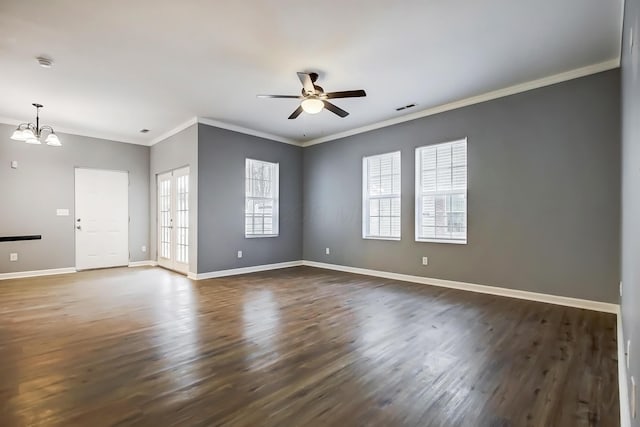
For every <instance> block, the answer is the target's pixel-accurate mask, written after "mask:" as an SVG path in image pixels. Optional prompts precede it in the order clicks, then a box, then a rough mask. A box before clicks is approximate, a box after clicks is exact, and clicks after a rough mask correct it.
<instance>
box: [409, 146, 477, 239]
mask: <svg viewBox="0 0 640 427" xmlns="http://www.w3.org/2000/svg"><path fill="white" fill-rule="evenodd" d="M416 240H417V241H422V242H444V243H467V140H466V139H463V140H459V141H453V142H447V143H444V144H436V145H429V146H426V147H419V148H417V149H416Z"/></svg>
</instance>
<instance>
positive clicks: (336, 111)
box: [322, 101, 349, 118]
mask: <svg viewBox="0 0 640 427" xmlns="http://www.w3.org/2000/svg"><path fill="white" fill-rule="evenodd" d="M322 102H324V108H326V109H327V110H329V111H331V112H332V113H334V114H337V115H338V116H340V117H342V118H344V117H347V116H348V115H349V113H347V112H346V111H344V110H343V109H342V108H340V107H336V106H335V105H333V104H332V103H330V102H327V101H322Z"/></svg>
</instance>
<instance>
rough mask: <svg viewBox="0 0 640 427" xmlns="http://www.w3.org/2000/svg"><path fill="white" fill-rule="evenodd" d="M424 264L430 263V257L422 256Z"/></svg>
mask: <svg viewBox="0 0 640 427" xmlns="http://www.w3.org/2000/svg"><path fill="white" fill-rule="evenodd" d="M422 265H429V258H427V257H426V256H423V257H422Z"/></svg>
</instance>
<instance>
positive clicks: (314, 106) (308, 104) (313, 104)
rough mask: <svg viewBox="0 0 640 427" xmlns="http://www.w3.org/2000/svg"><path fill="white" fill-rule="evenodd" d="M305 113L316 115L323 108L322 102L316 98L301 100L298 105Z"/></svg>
mask: <svg viewBox="0 0 640 427" xmlns="http://www.w3.org/2000/svg"><path fill="white" fill-rule="evenodd" d="M300 105H301V106H302V109H303V110H304V112H305V113H309V114H318V113H319V112H320V111H322V109H323V108H324V102H322V100H320V99H319V98H316V97H309V98H306V99H303V100H302V102H301V103H300Z"/></svg>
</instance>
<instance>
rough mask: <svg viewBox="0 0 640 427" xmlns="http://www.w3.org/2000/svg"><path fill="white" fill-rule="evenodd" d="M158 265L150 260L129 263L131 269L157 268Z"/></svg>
mask: <svg viewBox="0 0 640 427" xmlns="http://www.w3.org/2000/svg"><path fill="white" fill-rule="evenodd" d="M157 265H158V263H157V262H156V261H152V260H150V259H148V260H146V261H129V267H155V266H157Z"/></svg>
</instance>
